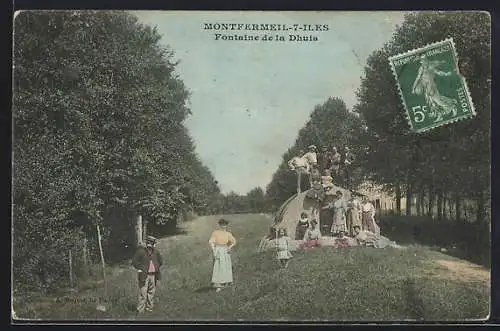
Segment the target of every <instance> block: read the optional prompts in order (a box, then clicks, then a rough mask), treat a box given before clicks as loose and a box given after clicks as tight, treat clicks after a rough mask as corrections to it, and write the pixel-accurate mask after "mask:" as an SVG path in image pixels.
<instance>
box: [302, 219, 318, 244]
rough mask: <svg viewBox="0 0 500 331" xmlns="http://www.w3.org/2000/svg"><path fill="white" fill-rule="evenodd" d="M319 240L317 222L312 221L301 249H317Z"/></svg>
mask: <svg viewBox="0 0 500 331" xmlns="http://www.w3.org/2000/svg"><path fill="white" fill-rule="evenodd" d="M320 239H321V233H320V231H319V229H318V222H316V220H314V219H313V220H312V221H311V226H310V227H309V229H307V231H306V233H305V235H304V239H303V240H304V242H303V243H302V245H301V248H303V249H307V248H312V247H319V246H321V243H320Z"/></svg>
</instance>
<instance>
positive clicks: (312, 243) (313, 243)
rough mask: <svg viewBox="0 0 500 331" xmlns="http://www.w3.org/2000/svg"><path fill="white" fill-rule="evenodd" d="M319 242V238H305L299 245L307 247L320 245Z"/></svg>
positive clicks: (302, 247)
mask: <svg viewBox="0 0 500 331" xmlns="http://www.w3.org/2000/svg"><path fill="white" fill-rule="evenodd" d="M320 246H321V242H320V241H319V239H313V240H306V241H305V242H303V243H302V244H301V245H300V248H301V249H307V248H313V247H320Z"/></svg>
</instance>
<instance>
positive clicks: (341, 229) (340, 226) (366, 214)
mask: <svg viewBox="0 0 500 331" xmlns="http://www.w3.org/2000/svg"><path fill="white" fill-rule="evenodd" d="M356 200H357V199H355V198H352V199H351V200H350V202H349V204H348V205H349V207H348V213H349V215H350V216H349V218H348V219H349V221H348V222H346V221H345V220H344V221H343V223H340V222H339V223H335V222H334V224H332V232H331V233H332V234H334V239H335V240H334V244H333V245H329V246H334V247H339V248H345V247H353V246H366V247H375V248H385V247H394V248H401V246H399V245H398V244H396V243H395V242H394V241H391V240H390V239H389V238H387V237H384V236H382V235H381V234H380V228H379V227H378V225H377V224H376V222H375V219H374V216H375V208H374V206H373V204H372V203H371V202H370V201H369V200H368V199H366V198H365V200H364V202H363V203H362V204H361V203H359V202H357V201H356ZM357 206H359V207H360V208H357ZM359 220H361V221H359ZM346 223H347V224H349V226H347V225H346ZM297 230H298V231H297V232H298V234H299V236H301V235H303V237H301V238H300V239H301V241H302V242H301V244H300V245H299V248H300V249H302V250H308V249H310V248H314V247H321V246H322V244H321V239H322V238H323V235H322V233H321V231H320V229H319V228H318V222H317V221H316V220H315V219H311V220H310V221H309V217H308V215H307V214H306V213H302V214H301V217H300V219H299V221H298V225H297ZM333 231H337V232H336V233H334V232H333ZM292 246H293V245H292V244H291V239H290V237H288V235H287V233H286V230H285V229H279V230H278V236H277V238H276V250H277V256H276V257H277V259H278V261H279V263H280V265H281V266H283V267H287V266H288V263H289V261H290V259H291V258H292V257H293V256H292V254H291V252H290V251H291V250H292Z"/></svg>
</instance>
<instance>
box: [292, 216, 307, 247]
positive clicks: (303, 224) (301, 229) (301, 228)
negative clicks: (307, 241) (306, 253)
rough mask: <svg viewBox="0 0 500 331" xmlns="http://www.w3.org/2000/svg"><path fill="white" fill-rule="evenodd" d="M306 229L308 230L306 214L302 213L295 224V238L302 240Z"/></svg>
mask: <svg viewBox="0 0 500 331" xmlns="http://www.w3.org/2000/svg"><path fill="white" fill-rule="evenodd" d="M308 228H309V218H308V217H307V213H305V212H302V213H301V214H300V219H299V222H298V223H297V232H296V233H297V234H296V235H295V238H296V239H300V240H302V239H303V238H304V235H305V234H306V231H307V229H308Z"/></svg>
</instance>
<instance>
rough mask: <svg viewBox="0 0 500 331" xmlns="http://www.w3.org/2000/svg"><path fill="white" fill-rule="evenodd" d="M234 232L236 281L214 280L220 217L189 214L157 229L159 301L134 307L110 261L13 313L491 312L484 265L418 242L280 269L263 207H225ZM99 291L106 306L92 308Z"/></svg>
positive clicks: (416, 316) (364, 315)
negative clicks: (71, 286)
mask: <svg viewBox="0 0 500 331" xmlns="http://www.w3.org/2000/svg"><path fill="white" fill-rule="evenodd" d="M226 218H227V219H228V220H230V222H231V224H230V227H231V231H232V232H233V233H234V235H235V237H236V239H237V240H238V245H237V246H236V247H235V248H234V250H233V253H232V259H233V271H234V278H235V283H234V285H233V286H232V287H230V288H226V289H224V290H223V291H222V292H220V293H215V292H214V291H212V290H211V289H210V287H209V286H210V277H211V272H212V269H211V267H212V257H211V251H210V248H209V246H208V243H207V241H208V237H209V235H210V232H211V231H212V229H213V228H214V227H215V224H216V221H217V217H216V216H211V217H202V218H200V219H197V220H195V221H192V222H189V223H185V227H186V230H187V232H188V234H187V235H179V236H176V237H169V238H164V239H162V240H161V241H160V242H159V244H158V248H159V249H160V251H161V252H162V254H163V256H164V259H165V261H166V266H164V268H163V270H162V271H163V281H162V282H161V283H160V284H159V288H158V289H157V294H156V297H157V299H158V302H157V303H156V306H155V310H154V311H153V312H152V313H148V314H146V315H143V316H141V317H138V316H137V315H136V313H135V305H136V297H137V280H136V273H135V272H134V270H133V269H132V268H131V267H128V266H115V267H113V268H110V270H108V274H109V275H108V289H107V292H108V293H107V295H105V293H104V286H103V283H102V282H101V283H96V282H94V283H93V286H92V287H90V288H87V289H85V290H81V291H80V292H78V293H66V294H59V295H58V296H57V297H55V296H54V297H36V296H33V297H29V298H28V297H21V298H15V302H14V311H15V313H16V316H17V318H29V319H53V320H64V319H71V320H102V319H119V320H136V319H147V320H159V321H181V320H198V321H200V320H205V321H214V320H233V321H234V320H240V321H250V320H274V321H277V320H279V321H298V320H302V321H303V320H315V321H354V320H363V321H392V320H400V321H402V320H425V321H435V320H463V319H484V318H486V317H487V316H488V314H489V298H490V280H489V270H487V269H484V268H482V267H479V266H475V265H472V264H470V263H466V262H465V261H462V260H458V259H456V258H453V257H451V256H448V255H444V254H441V253H439V252H436V251H432V250H430V249H428V248H426V247H422V246H408V247H406V248H405V249H375V248H361V247H359V248H349V249H335V248H332V247H324V248H316V249H313V250H310V251H308V252H295V253H294V258H293V259H292V261H291V262H290V265H289V267H288V269H280V268H279V267H278V265H277V264H276V262H275V261H274V259H273V258H274V255H273V252H271V251H270V252H266V253H260V254H258V253H257V251H256V248H257V245H258V243H259V240H260V239H261V238H262V236H263V235H264V234H265V233H266V231H267V229H268V226H269V225H270V222H271V220H270V218H269V217H267V216H265V215H259V214H254V215H227V216H226ZM97 301H101V302H103V303H104V304H105V305H106V308H107V310H106V312H101V311H97V310H96V305H97Z"/></svg>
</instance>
